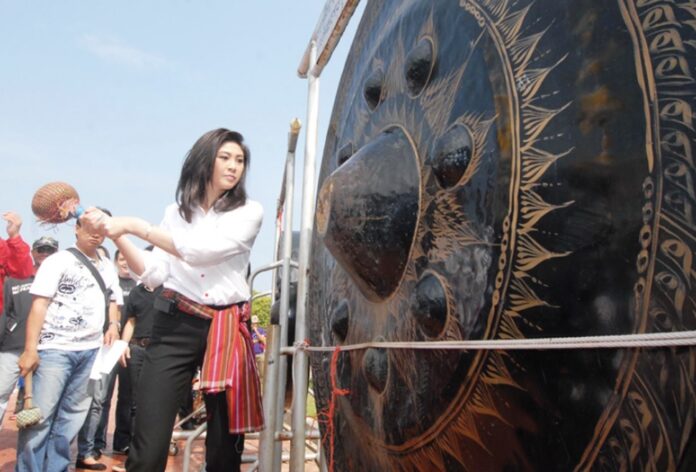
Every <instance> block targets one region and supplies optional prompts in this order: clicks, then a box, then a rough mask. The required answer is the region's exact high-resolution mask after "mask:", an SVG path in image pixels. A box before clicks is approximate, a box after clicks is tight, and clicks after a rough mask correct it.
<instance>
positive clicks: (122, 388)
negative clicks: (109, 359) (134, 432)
mask: <svg viewBox="0 0 696 472" xmlns="http://www.w3.org/2000/svg"><path fill="white" fill-rule="evenodd" d="M114 264H115V265H116V271H117V272H118V283H119V286H120V287H121V290H122V291H123V306H122V307H121V325H122V326H125V324H126V321H127V316H126V309H125V307H126V303H128V297H129V295H130V292H131V291H132V290H133V289H134V288H135V286H136V284H137V282H136V281H135V280H134V279H133V278H132V277H131V275H130V271H129V270H128V263H127V262H126V258H125V257H123V254H121V252H120V251H116V254H115V255H114ZM117 377H118V395H117V398H116V428H115V429H114V436H113V445H112V451H113V453H114V454H128V444H129V443H130V436H131V430H130V427H131V403H132V400H131V382H130V367H123V366H116V368H115V369H114V371H113V375H111V377H110V378H109V385H108V390H107V394H106V400H105V401H104V405H103V409H102V416H101V420H100V421H99V426H98V427H97V432H96V436H95V438H94V448H95V449H96V450H97V451H100V452H101V451H103V450H104V449H106V430H107V427H108V424H109V416H110V411H111V400H112V398H113V393H114V387H115V385H116V378H117Z"/></svg>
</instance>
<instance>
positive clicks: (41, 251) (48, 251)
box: [36, 246, 56, 254]
mask: <svg viewBox="0 0 696 472" xmlns="http://www.w3.org/2000/svg"><path fill="white" fill-rule="evenodd" d="M36 252H38V253H39V254H53V253H54V252H56V249H55V248H52V247H50V246H41V247H37V248H36Z"/></svg>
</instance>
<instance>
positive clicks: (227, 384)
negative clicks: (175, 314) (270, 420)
mask: <svg viewBox="0 0 696 472" xmlns="http://www.w3.org/2000/svg"><path fill="white" fill-rule="evenodd" d="M162 296H163V297H165V298H168V299H170V300H173V301H174V302H175V303H176V307H177V308H178V309H179V310H181V311H182V312H184V313H187V314H189V315H193V316H197V317H199V318H203V319H207V320H211V323H210V330H209V331H208V341H207V346H206V349H205V354H204V356H203V367H202V368H201V383H200V388H201V390H203V392H204V393H220V392H223V391H224V392H225V395H226V397H227V416H228V419H229V432H230V433H233V434H241V433H250V432H254V431H261V430H262V429H263V406H262V402H261V387H260V382H259V373H258V371H257V370H256V361H255V357H254V350H253V347H252V341H251V334H250V333H249V328H248V326H247V322H248V320H249V316H250V306H249V302H242V303H237V304H235V305H230V306H226V307H212V306H208V305H202V304H200V303H197V302H195V301H193V300H191V299H190V298H187V297H185V296H184V295H181V294H180V293H178V292H175V291H174V290H170V289H164V290H162Z"/></svg>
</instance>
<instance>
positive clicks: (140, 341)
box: [130, 338, 150, 347]
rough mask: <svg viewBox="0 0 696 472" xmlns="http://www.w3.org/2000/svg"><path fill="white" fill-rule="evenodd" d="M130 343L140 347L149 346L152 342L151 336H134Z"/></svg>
mask: <svg viewBox="0 0 696 472" xmlns="http://www.w3.org/2000/svg"><path fill="white" fill-rule="evenodd" d="M130 344H133V345H135V346H140V347H147V345H148V344H150V338H133V339H131V340H130Z"/></svg>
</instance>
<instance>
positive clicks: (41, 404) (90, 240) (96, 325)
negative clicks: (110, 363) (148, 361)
mask: <svg viewBox="0 0 696 472" xmlns="http://www.w3.org/2000/svg"><path fill="white" fill-rule="evenodd" d="M75 236H76V243H75V246H76V248H77V249H78V250H79V252H81V253H82V254H83V255H84V256H86V257H87V259H89V261H82V260H80V259H78V256H76V255H75V254H73V253H71V252H70V250H64V251H60V252H57V253H55V254H53V255H52V256H50V257H48V258H47V259H46V260H45V261H44V262H43V264H42V265H41V267H40V268H39V270H38V272H37V273H36V277H35V279H34V283H33V284H32V287H31V290H30V292H31V294H32V295H34V300H33V302H32V305H31V311H30V313H29V318H28V320H27V336H26V343H25V348H24V352H23V353H22V355H21V357H20V359H19V367H20V374H21V375H22V376H24V375H26V374H27V373H28V372H34V374H33V387H34V388H33V403H34V406H36V407H38V408H40V409H41V413H42V415H43V420H42V421H41V422H40V423H39V424H37V425H35V426H31V427H29V428H26V429H20V430H19V434H18V438H17V468H16V470H17V472H24V471H30V472H50V471H61V472H62V471H65V470H68V465H69V464H70V462H71V461H70V443H71V442H72V441H73V440H74V439H75V436H76V435H77V433H78V431H79V430H80V428H81V427H82V424H83V423H84V421H85V417H86V415H87V410H88V408H89V405H90V402H91V399H92V398H91V396H90V395H89V394H88V392H87V383H88V380H89V374H90V370H91V368H92V364H93V362H94V359H95V357H96V354H97V351H98V349H99V347H100V346H101V344H102V343H104V344H107V345H111V343H113V342H114V341H115V340H117V339H118V337H119V331H120V323H119V315H118V309H117V304H122V303H123V298H122V295H121V291H120V288H119V285H118V277H117V276H116V271H115V269H114V267H113V265H112V264H111V263H110V262H109V261H108V260H101V259H99V256H98V254H97V247H99V245H100V244H101V243H102V242H103V240H104V237H103V236H99V235H97V234H90V233H89V232H87V231H86V230H85V229H83V228H82V227H81V225H80V224H79V221H78V223H77V225H76V226H75ZM88 262H89V263H91V264H92V265H93V266H94V267H95V268H96V269H97V271H98V273H99V275H100V276H101V278H102V280H103V281H104V285H105V288H106V291H103V290H102V288H101V286H100V284H99V282H98V281H97V279H96V278H95V276H94V275H93V274H92V272H91V271H90V269H89V267H88V266H87V265H86V263H88ZM107 297H108V300H109V302H108V303H109V307H108V314H109V322H110V324H109V329H108V330H107V332H106V334H102V333H103V328H104V316H105V313H106V308H107V306H106V303H107V301H106V300H107Z"/></svg>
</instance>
